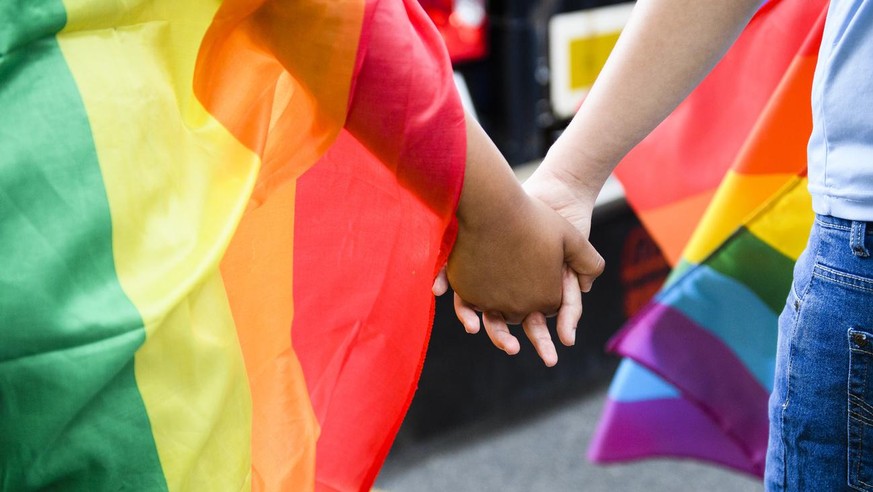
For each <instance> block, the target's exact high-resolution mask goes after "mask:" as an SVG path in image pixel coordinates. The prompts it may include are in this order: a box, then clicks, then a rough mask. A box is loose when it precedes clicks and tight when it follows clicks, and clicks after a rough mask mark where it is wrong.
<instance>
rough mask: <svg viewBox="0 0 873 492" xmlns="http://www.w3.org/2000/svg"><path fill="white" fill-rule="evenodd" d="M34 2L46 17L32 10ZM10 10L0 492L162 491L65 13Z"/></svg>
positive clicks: (1, 233)
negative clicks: (64, 48) (71, 64)
mask: <svg viewBox="0 0 873 492" xmlns="http://www.w3.org/2000/svg"><path fill="white" fill-rule="evenodd" d="M34 4H36V5H38V7H34ZM3 5H4V6H3V7H2V8H0V108H2V111H0V149H2V152H0V238H2V240H0V259H2V267H0V490H16V491H18V490H31V489H42V488H44V487H47V488H52V489H62V490H89V491H92V490H122V489H124V490H156V489H157V490H161V489H166V481H165V480H164V477H163V472H162V470H161V467H160V462H159V461H158V455H157V450H156V448H155V443H154V439H153V437H152V433H151V427H150V424H149V421H148V417H147V415H146V412H145V407H144V404H143V401H142V397H141V396H140V394H139V391H138V389H137V386H136V381H135V379H134V367H133V357H134V353H135V352H136V350H137V349H138V348H139V347H140V346H141V345H142V343H143V342H144V340H145V331H144V329H143V322H142V318H141V316H140V314H139V313H138V311H137V310H136V308H135V307H134V306H133V304H132V303H131V302H130V300H129V299H128V298H127V296H125V294H124V292H123V291H122V289H121V287H120V285H119V282H118V278H117V275H116V272H115V266H114V262H113V256H112V230H111V221H110V215H109V205H108V202H107V198H106V192H105V189H104V187H103V182H102V178H101V173H100V168H99V165H98V162H97V154H96V151H95V149H94V144H93V140H92V138H91V133H90V128H89V124H88V119H87V115H86V114H85V108H84V107H83V105H82V102H81V99H80V96H79V94H78V91H77V89H76V85H75V82H74V80H73V78H72V75H71V73H70V71H69V68H68V67H67V65H66V63H65V61H64V58H63V55H62V53H61V51H60V48H59V46H58V43H57V41H56V39H55V37H54V35H53V33H54V32H57V31H58V30H59V29H61V28H62V27H63V25H64V24H65V22H66V14H65V12H64V10H63V4H62V3H61V2H59V1H55V2H32V0H18V1H6V0H4V2H3Z"/></svg>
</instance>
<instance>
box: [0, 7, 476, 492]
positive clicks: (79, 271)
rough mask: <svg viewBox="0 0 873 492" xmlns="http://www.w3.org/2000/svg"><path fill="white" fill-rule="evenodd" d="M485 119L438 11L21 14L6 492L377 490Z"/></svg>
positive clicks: (0, 173)
mask: <svg viewBox="0 0 873 492" xmlns="http://www.w3.org/2000/svg"><path fill="white" fill-rule="evenodd" d="M464 136H465V130H464V115H463V111H462V109H461V106H460V102H459V100H458V97H457V95H456V93H455V91H454V86H453V84H452V73H451V67H450V65H449V62H448V57H447V55H446V53H445V50H444V47H443V44H442V41H441V39H440V37H439V34H438V33H437V32H436V30H435V29H434V28H433V26H432V25H431V24H430V21H429V20H428V19H427V18H426V17H425V15H424V13H423V12H422V11H421V9H420V7H419V6H418V4H417V3H416V2H414V1H403V2H400V1H388V0H386V1H381V2H380V1H378V0H343V1H340V0H305V1H301V0H296V1H291V0H225V1H223V2H222V1H218V0H206V1H199V2H187V1H177V0H134V1H129V2H116V1H111V0H87V1H86V0H63V1H62V0H47V1H42V2H34V1H32V0H8V1H5V2H3V5H2V6H0V150H2V151H0V238H2V240H0V264H2V269H0V490H15V491H21V490H36V489H40V490H42V489H49V488H51V489H63V490H88V491H94V490H241V489H255V490H294V491H297V490H312V489H319V490H366V489H368V488H369V487H370V485H371V484H372V482H373V480H374V479H375V476H376V473H377V471H378V468H379V466H380V465H381V463H382V461H383V460H384V457H385V455H386V454H387V452H388V449H389V447H390V444H391V441H392V440H393V436H394V434H395V433H396V431H397V429H398V427H399V425H400V422H401V420H402V417H403V414H404V413H405V410H406V408H407V406H408V404H409V402H410V399H411V398H412V393H413V391H414V388H415V385H416V381H417V378H418V374H419V371H420V366H421V363H422V359H423V356H424V351H425V347H426V343H427V339H428V336H429V329H430V325H431V322H432V310H433V296H432V294H431V292H430V287H431V283H432V281H433V278H434V275H435V272H436V270H437V268H438V266H441V265H442V263H443V262H444V259H445V253H446V251H447V247H446V246H448V245H449V244H450V243H451V241H452V240H453V235H452V232H451V231H452V230H453V228H452V227H451V221H452V217H453V213H454V207H455V204H456V201H457V198H458V195H459V193H460V186H461V181H462V175H463V166H464V156H465V151H466V142H465V137H464Z"/></svg>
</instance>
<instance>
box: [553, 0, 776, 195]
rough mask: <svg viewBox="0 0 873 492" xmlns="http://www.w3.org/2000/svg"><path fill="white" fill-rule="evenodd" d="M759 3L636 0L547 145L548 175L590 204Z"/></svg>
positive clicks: (711, 64) (748, 0) (755, 0)
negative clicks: (596, 72)
mask: <svg viewBox="0 0 873 492" xmlns="http://www.w3.org/2000/svg"><path fill="white" fill-rule="evenodd" d="M760 4H761V0H729V1H725V0H639V1H638V2H637V5H636V7H635V8H634V11H633V13H632V15H631V19H630V21H629V22H628V25H627V26H626V28H625V29H624V31H623V32H622V35H621V36H620V38H619V41H618V43H617V44H616V47H615V49H614V50H613V52H612V54H611V55H610V57H609V60H608V61H607V63H606V66H605V67H604V69H603V71H602V72H601V74H600V76H599V77H598V79H597V81H596V82H595V84H594V86H593V87H592V90H591V92H590V93H589V94H588V97H587V98H586V99H585V102H584V103H583V104H582V107H581V108H580V110H579V113H578V114H577V115H576V116H575V117H574V118H573V121H572V122H571V123H570V125H569V126H568V127H567V129H566V131H565V132H564V134H563V135H562V136H561V137H560V138H559V139H558V141H557V142H556V143H555V145H554V146H553V147H552V148H551V149H550V151H549V155H548V156H547V158H546V160H545V162H544V164H543V166H541V170H539V171H538V172H539V173H546V174H551V175H552V176H553V177H554V178H557V179H559V180H561V181H562V182H564V183H565V184H567V185H569V186H571V187H572V188H573V189H574V190H575V192H576V193H575V194H576V195H577V199H581V200H583V201H585V202H586V205H587V206H589V207H591V206H593V202H594V199H595V198H596V196H597V193H598V192H599V191H600V188H601V187H602V186H603V183H604V182H605V181H606V178H607V177H608V176H609V173H610V172H612V170H613V168H615V166H616V165H617V164H618V162H619V161H620V160H621V159H622V157H624V155H625V154H626V153H627V152H629V151H630V150H631V149H632V148H633V147H634V146H635V145H636V144H637V143H639V142H640V141H641V140H642V139H643V138H645V136H646V135H648V134H649V133H650V132H651V131H652V130H653V129H654V128H655V127H656V126H657V125H658V124H659V123H660V122H661V121H662V120H663V119H664V118H665V117H666V116H667V115H668V114H669V113H670V112H671V111H672V110H673V109H674V108H675V107H676V106H677V105H678V104H679V103H680V102H681V101H682V100H683V99H684V98H685V97H686V96H687V95H688V94H689V93H690V92H691V90H692V89H693V88H694V87H695V86H696V85H697V84H698V83H699V82H700V81H701V80H702V79H703V78H704V76H705V75H706V74H707V73H708V72H709V71H710V70H711V69H712V67H714V66H715V64H716V63H717V62H718V60H719V59H720V58H721V57H722V56H723V55H724V53H725V52H726V51H727V49H728V48H729V47H730V45H731V44H733V42H734V41H735V40H736V38H737V37H738V36H739V34H740V32H741V31H742V29H743V27H744V26H745V25H746V23H748V21H749V19H750V18H751V17H752V15H753V14H754V13H755V11H756V10H757V8H758V6H759V5H760Z"/></svg>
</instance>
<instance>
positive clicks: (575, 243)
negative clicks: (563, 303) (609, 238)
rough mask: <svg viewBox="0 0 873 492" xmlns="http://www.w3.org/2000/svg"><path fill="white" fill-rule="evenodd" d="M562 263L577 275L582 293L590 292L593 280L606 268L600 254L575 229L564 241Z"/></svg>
mask: <svg viewBox="0 0 873 492" xmlns="http://www.w3.org/2000/svg"><path fill="white" fill-rule="evenodd" d="M571 227H572V226H571ZM564 261H565V262H566V263H567V265H569V266H570V268H572V269H573V271H575V272H576V273H577V274H578V276H579V289H580V290H581V291H582V292H589V291H590V290H591V286H592V285H593V284H594V280H595V279H596V278H597V277H599V276H600V274H601V273H603V269H604V267H605V266H606V262H605V261H604V260H603V257H602V256H600V253H598V252H597V250H596V249H594V246H592V245H591V243H589V242H588V240H587V239H585V238H584V237H583V236H582V235H581V234H580V233H579V231H577V230H575V229H573V232H572V233H571V234H570V235H569V237H568V238H567V240H566V241H564Z"/></svg>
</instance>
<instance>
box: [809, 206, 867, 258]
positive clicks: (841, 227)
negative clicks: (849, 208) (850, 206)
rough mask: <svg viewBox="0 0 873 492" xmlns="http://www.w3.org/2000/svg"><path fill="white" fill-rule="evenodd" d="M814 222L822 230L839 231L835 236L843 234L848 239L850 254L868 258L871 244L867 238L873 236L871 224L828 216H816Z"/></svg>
mask: <svg viewBox="0 0 873 492" xmlns="http://www.w3.org/2000/svg"><path fill="white" fill-rule="evenodd" d="M815 222H816V224H817V225H818V226H819V227H822V228H824V229H830V230H832V231H841V232H836V234H845V236H844V237H846V238H847V239H848V242H849V247H850V248H851V250H852V254H854V255H855V256H857V257H858V258H870V256H871V252H873V244H871V241H870V240H869V239H868V236H871V235H873V223H870V222H862V221H857V220H846V219H840V218H838V217H832V216H829V215H816V217H815ZM841 237H843V236H841Z"/></svg>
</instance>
